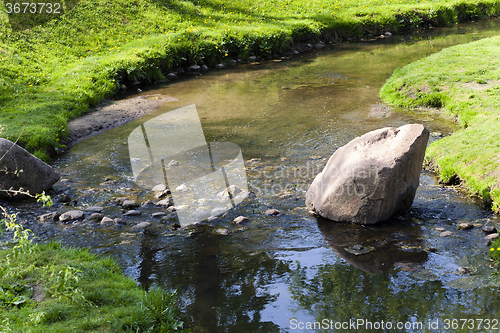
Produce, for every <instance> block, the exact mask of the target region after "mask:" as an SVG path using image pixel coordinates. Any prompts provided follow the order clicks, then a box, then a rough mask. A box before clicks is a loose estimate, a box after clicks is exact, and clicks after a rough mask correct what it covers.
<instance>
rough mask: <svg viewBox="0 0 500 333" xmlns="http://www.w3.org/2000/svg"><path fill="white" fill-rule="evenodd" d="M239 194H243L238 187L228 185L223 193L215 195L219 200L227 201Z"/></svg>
mask: <svg viewBox="0 0 500 333" xmlns="http://www.w3.org/2000/svg"><path fill="white" fill-rule="evenodd" d="M241 192H243V191H242V190H241V188H239V187H238V186H236V185H230V186H228V187H227V188H226V189H225V190H224V191H222V192H219V193H217V197H218V198H220V199H224V200H227V199H229V198H234V197H235V196H237V195H238V194H240V193H241Z"/></svg>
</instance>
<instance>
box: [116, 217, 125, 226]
mask: <svg viewBox="0 0 500 333" xmlns="http://www.w3.org/2000/svg"><path fill="white" fill-rule="evenodd" d="M113 223H114V224H115V225H119V226H122V225H126V224H127V222H125V220H123V219H121V218H119V217H117V218H116V219H114V220H113Z"/></svg>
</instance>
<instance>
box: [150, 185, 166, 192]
mask: <svg viewBox="0 0 500 333" xmlns="http://www.w3.org/2000/svg"><path fill="white" fill-rule="evenodd" d="M166 189H167V186H166V185H165V184H158V185H156V186H155V187H153V188H152V189H151V191H153V192H163V191H165V190H166Z"/></svg>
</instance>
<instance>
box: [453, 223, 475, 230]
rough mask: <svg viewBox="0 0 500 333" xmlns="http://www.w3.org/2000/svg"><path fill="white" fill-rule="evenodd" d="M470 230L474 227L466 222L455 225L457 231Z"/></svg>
mask: <svg viewBox="0 0 500 333" xmlns="http://www.w3.org/2000/svg"><path fill="white" fill-rule="evenodd" d="M472 228H474V226H473V225H472V223H468V222H462V223H460V224H459V225H457V230H468V229H472Z"/></svg>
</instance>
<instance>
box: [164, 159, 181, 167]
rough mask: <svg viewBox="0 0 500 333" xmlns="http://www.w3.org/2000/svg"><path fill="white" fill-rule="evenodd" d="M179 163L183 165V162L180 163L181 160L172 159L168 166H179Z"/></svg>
mask: <svg viewBox="0 0 500 333" xmlns="http://www.w3.org/2000/svg"><path fill="white" fill-rule="evenodd" d="M179 165H181V163H180V162H179V161H176V160H171V161H170V162H168V164H167V166H168V167H169V168H171V167H175V166H179Z"/></svg>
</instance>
